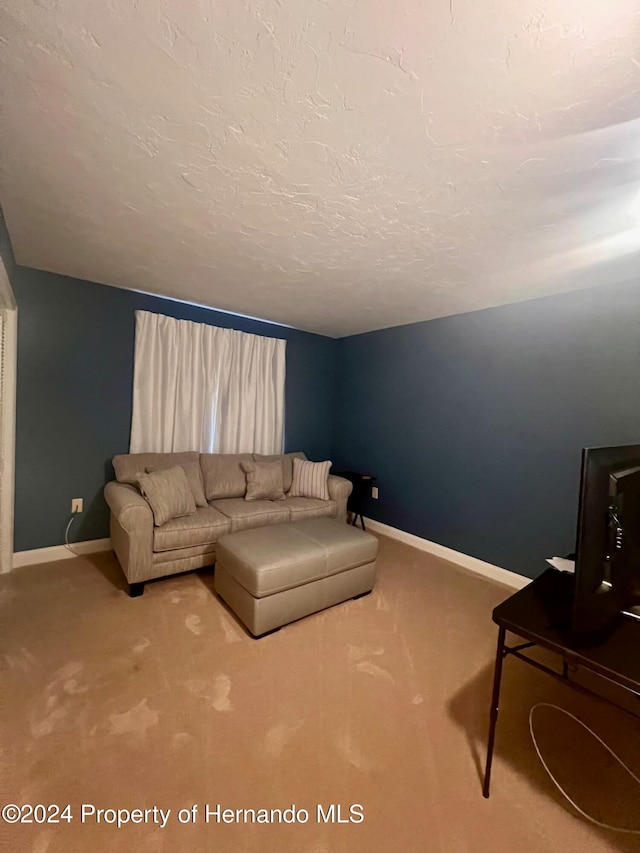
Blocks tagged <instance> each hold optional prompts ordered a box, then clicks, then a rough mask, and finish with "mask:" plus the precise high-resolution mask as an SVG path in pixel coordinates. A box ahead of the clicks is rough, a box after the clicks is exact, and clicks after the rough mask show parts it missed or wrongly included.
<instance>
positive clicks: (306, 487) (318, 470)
mask: <svg viewBox="0 0 640 853" xmlns="http://www.w3.org/2000/svg"><path fill="white" fill-rule="evenodd" d="M330 468H331V462H330V461H327V462H307V461H306V460H304V459H296V458H294V460H293V482H292V483H291V491H290V492H289V494H290V495H291V496H292V497H299V498H318V500H321V501H328V500H329V484H328V478H329V469H330Z"/></svg>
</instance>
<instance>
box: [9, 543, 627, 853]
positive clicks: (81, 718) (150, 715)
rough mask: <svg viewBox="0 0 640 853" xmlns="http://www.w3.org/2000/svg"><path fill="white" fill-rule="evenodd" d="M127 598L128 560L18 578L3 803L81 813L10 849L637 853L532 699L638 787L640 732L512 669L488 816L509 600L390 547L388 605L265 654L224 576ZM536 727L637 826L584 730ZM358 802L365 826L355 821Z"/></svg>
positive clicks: (188, 578) (69, 565) (345, 616)
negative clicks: (501, 621)
mask: <svg viewBox="0 0 640 853" xmlns="http://www.w3.org/2000/svg"><path fill="white" fill-rule="evenodd" d="M123 586H124V585H123V583H122V579H121V575H120V572H119V569H118V566H117V563H116V561H115V558H114V557H113V556H112V555H111V554H102V555H96V556H94V557H91V558H78V559H72V560H67V561H63V562H59V563H55V564H48V565H43V566H37V567H29V568H24V569H21V570H17V571H15V572H13V573H11V574H10V575H8V576H4V577H2V578H0V600H1V602H2V606H1V609H0V616H1V618H2V623H1V625H2V628H1V631H2V637H1V639H2V655H1V662H2V709H1V713H2V729H1V737H2V790H1V792H0V793H1V799H2V802H3V803H6V802H10V803H17V804H22V803H30V804H32V805H33V804H36V803H40V804H58V805H59V806H60V807H63V806H65V805H66V804H67V803H68V804H70V806H71V809H70V813H71V814H72V816H73V820H72V821H71V822H70V823H66V822H64V821H63V822H62V823H58V824H36V823H31V824H25V825H14V826H10V827H7V826H6V825H2V826H1V828H0V833H2V837H1V838H0V846H1V847H2V849H3V850H8V851H16V852H17V853H20V851H33V853H54V851H56V853H57V851H65V853H68V851H93V850H99V851H129V850H136V851H150V853H157V851H182V850H185V851H186V850H188V851H196V853H199V851H216V853H220V851H306V853H334V851H337V853H340V851H421V853H422V851H451V853H464V852H465V851H492V853H501V851H505V853H506V851H509V853H511V851H531V853H537V851H574V850H575V851H581V852H582V851H587V850H588V851H601V850H621V851H631V850H638V849H640V844H639V843H638V841H637V840H636V839H634V838H633V837H630V836H622V835H616V834H614V833H611V832H608V831H603V830H599V829H597V828H594V827H592V826H590V825H588V824H587V823H586V822H585V821H584V820H583V819H581V818H579V817H578V816H576V815H575V814H574V813H573V812H572V810H571V808H570V807H568V806H566V805H565V804H564V803H563V802H562V801H561V798H560V796H559V794H557V792H556V790H555V789H554V787H553V785H552V783H551V782H550V781H549V780H548V778H547V777H546V776H545V774H544V771H543V770H542V768H541V766H540V764H539V762H538V759H537V757H536V756H535V753H534V750H533V747H532V744H531V741H530V738H529V732H528V722H527V720H528V712H529V708H530V707H531V705H532V704H533V703H534V702H538V701H553V702H556V703H558V704H560V705H561V706H562V707H565V708H567V709H569V710H571V711H573V712H574V713H577V715H578V716H579V717H580V718H581V719H583V720H584V721H585V722H588V723H589V724H590V725H591V726H592V727H593V728H594V729H595V730H596V731H598V733H600V734H601V735H603V736H604V737H605V738H606V739H607V741H608V742H609V743H610V744H611V745H612V746H613V747H614V748H615V749H617V750H618V751H619V752H621V753H623V754H624V755H625V756H626V758H627V760H628V762H629V763H630V764H631V765H632V766H633V767H634V768H635V769H636V772H637V771H638V770H640V739H639V738H638V732H639V728H640V726H639V724H638V721H637V720H634V719H633V718H632V717H630V716H629V715H628V714H625V713H623V712H622V711H619V710H617V709H613V708H609V707H608V706H606V705H604V704H603V703H599V702H596V701H594V700H589V699H585V698H584V697H582V696H580V695H579V694H577V693H575V692H574V691H571V690H569V689H568V688H566V687H565V686H564V685H561V684H556V682H554V681H552V680H551V679H550V678H548V677H547V676H545V675H543V674H540V673H538V672H536V671H534V670H533V669H532V668H530V667H526V666H525V665H524V664H521V663H520V662H518V661H516V660H513V659H510V660H508V661H507V663H506V667H505V676H504V691H503V701H502V710H501V717H500V721H499V726H498V738H497V748H496V757H495V762H494V775H493V788H492V796H491V798H490V799H489V800H484V799H483V797H482V794H481V781H480V767H481V764H482V763H483V761H484V754H485V745H486V728H487V719H488V707H489V697H490V688H491V676H492V669H493V658H494V649H495V640H496V629H495V626H494V625H493V624H492V622H491V610H492V608H493V607H494V606H495V605H496V604H497V603H498V602H500V601H501V600H502V599H503V598H505V597H506V596H507V595H508V594H509V592H510V591H509V590H507V589H505V588H501V587H500V586H497V585H494V584H492V583H489V582H487V581H484V580H482V579H480V578H477V577H473V576H471V575H468V574H465V573H464V572H462V571H460V570H458V569H456V568H455V567H454V566H452V565H450V564H448V563H445V562H442V561H439V560H436V559H434V558H431V557H429V556H427V555H425V554H423V553H420V552H418V551H415V550H413V549H411V548H409V547H408V546H405V545H401V544H398V543H395V542H391V541H389V540H386V539H384V538H381V555H380V569H379V581H378V584H377V587H376V589H375V590H374V592H373V593H372V594H371V595H370V596H368V597H366V598H363V599H360V600H358V601H351V602H348V603H346V604H343V605H339V606H337V607H334V608H332V609H330V610H327V611H325V612H323V613H321V614H317V615H315V616H312V617H309V618H307V619H305V620H302V621H301V622H298V623H296V624H293V625H289V626H287V627H286V628H283V629H282V630H281V631H280V632H278V633H276V634H273V635H271V636H268V637H266V638H264V639H262V640H258V641H255V640H253V639H251V638H250V637H249V636H248V635H247V633H246V632H245V631H244V629H243V628H242V627H241V626H240V625H239V624H238V623H237V622H236V620H235V618H234V617H233V615H232V614H231V613H230V612H229V611H228V610H227V609H226V608H225V606H224V605H223V604H222V603H221V602H220V601H219V600H218V599H217V598H216V597H215V595H214V593H213V573H212V572H210V571H209V572H201V573H199V574H190V575H185V576H181V577H176V578H171V579H168V580H164V581H159V582H157V583H153V584H149V585H148V586H147V588H146V590H145V594H144V596H143V597H142V598H138V599H130V598H129V597H128V596H127V594H126V593H125V591H124V589H123ZM539 731H540V741H541V746H542V748H543V749H544V750H545V754H547V755H549V756H550V757H551V758H552V759H553V764H554V768H555V769H556V771H557V772H558V773H559V774H560V775H561V776H562V779H563V782H564V784H565V785H566V786H567V787H568V788H569V789H570V790H571V793H572V795H573V796H574V797H575V798H576V799H577V800H578V801H579V803H580V804H581V805H582V806H583V807H585V808H587V809H590V810H593V811H594V812H596V813H597V816H598V817H599V819H600V820H603V821H606V822H626V823H627V825H635V826H637V827H640V809H639V808H638V803H639V801H640V796H639V795H640V791H639V790H638V787H639V786H635V787H634V783H633V782H632V781H631V780H628V779H627V778H625V777H623V775H622V773H621V772H620V771H619V770H618V769H617V768H616V767H615V766H614V764H613V763H612V762H611V761H610V760H609V759H608V757H607V756H606V754H605V753H604V752H603V750H602V749H601V748H599V747H593V745H592V744H591V743H590V742H589V741H588V740H587V738H586V737H585V736H584V734H583V733H582V731H581V730H580V729H579V727H578V726H577V725H576V724H575V723H573V722H572V721H571V720H567V719H566V718H564V717H561V716H560V715H559V714H557V713H555V714H554V712H553V711H548V710H543V711H542V712H540V717H539ZM82 804H86V808H85V821H84V822H82V811H81V808H82ZM218 804H219V805H220V807H221V809H233V810H235V809H255V810H259V809H281V810H285V809H290V808H291V807H292V806H293V807H295V808H296V809H297V810H298V811H297V817H298V821H301V820H304V817H305V812H306V813H308V820H307V821H306V822H305V823H302V822H296V823H270V824H263V823H249V822H237V823H222V822H217V821H216V818H215V815H211V816H210V818H209V822H208V823H207V822H206V813H205V810H206V807H207V805H208V806H209V808H210V810H211V811H214V810H215V808H216V806H217V805H218ZM331 804H335V808H334V810H333V812H331V809H330V806H331ZM194 805H195V806H196V807H197V811H196V812H195V818H193V814H194V813H193V812H192V811H191V809H192V807H193V806H194ZM356 805H359V806H361V809H360V808H354V809H353V811H352V812H351V814H352V817H354V818H355V819H356V820H357V819H358V818H359V816H360V815H361V814H362V815H364V820H362V821H361V822H359V823H356V822H353V823H351V822H345V823H338V822H337V819H338V816H339V817H340V818H341V819H342V820H343V821H344V820H347V821H348V818H349V815H350V811H349V809H350V807H351V806H356ZM318 806H321V807H322V809H323V812H322V813H319V812H318ZM338 806H339V807H340V810H339V811H338ZM153 807H157V808H158V809H163V810H165V812H166V810H168V809H170V813H169V814H168V816H167V819H166V825H165V826H164V828H162V827H161V826H159V825H158V824H156V823H154V822H153V820H154V818H158V819H162V818H160V816H159V812H156V813H154V812H148V814H147V820H148V821H149V822H148V823H146V824H145V823H139V824H134V823H128V824H126V825H124V826H122V827H121V828H117V827H116V826H114V825H112V824H108V823H105V822H103V820H104V817H106V818H107V819H110V818H112V814H111V813H110V812H107V813H106V815H105V816H101V817H103V820H101V822H98V821H97V815H96V814H94V813H92V812H91V808H95V809H96V810H97V809H116V810H117V809H127V810H130V811H131V810H134V809H140V810H143V809H153ZM181 809H183V810H185V811H183V812H181V817H182V818H183V820H185V821H187V822H185V823H180V821H179V819H178V813H179V811H180V810H181ZM303 810H304V811H303ZM50 814H52V812H50ZM323 814H324V816H325V817H326V818H327V819H330V817H331V816H332V817H333V819H334V821H336V822H334V823H330V822H328V823H325V822H323V820H322V817H323ZM38 816H39V815H38ZM133 816H134V817H135V818H142V816H143V813H142V812H139V813H136V812H134V814H133ZM285 816H286V817H290V813H286V812H285ZM122 817H123V819H124V817H125V815H124V813H123V815H122Z"/></svg>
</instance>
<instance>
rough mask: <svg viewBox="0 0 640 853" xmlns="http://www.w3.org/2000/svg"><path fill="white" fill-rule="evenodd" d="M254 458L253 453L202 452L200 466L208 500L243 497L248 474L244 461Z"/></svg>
mask: <svg viewBox="0 0 640 853" xmlns="http://www.w3.org/2000/svg"><path fill="white" fill-rule="evenodd" d="M252 459H253V455H252V454H251V453H201V454H200V466H201V468H202V477H203V479H204V493H205V496H206V498H207V500H208V501H217V500H220V499H221V498H243V497H244V496H245V494H246V491H247V476H246V474H245V473H244V470H243V468H242V463H243V462H244V463H248V462H251V461H252Z"/></svg>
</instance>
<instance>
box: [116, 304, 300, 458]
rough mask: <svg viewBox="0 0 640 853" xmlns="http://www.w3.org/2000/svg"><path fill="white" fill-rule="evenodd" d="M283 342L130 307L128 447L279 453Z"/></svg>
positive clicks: (281, 419)
mask: <svg viewBox="0 0 640 853" xmlns="http://www.w3.org/2000/svg"><path fill="white" fill-rule="evenodd" d="M285 345H286V341H283V340H279V339H277V338H263V337H259V336H258V335H248V334H246V333H245V332H236V331H234V330H233V329H220V328H218V327H217V326H208V325H206V324H204V323H192V322H190V321H189V320H175V319H174V318H173V317H165V316H164V315H162V314H151V313H149V312H148V311H136V343H135V363H134V376H133V416H132V422H131V443H130V448H129V450H130V452H131V453H140V452H144V451H156V452H178V451H183V450H198V451H200V452H201V453H282V450H283V445H284V379H285Z"/></svg>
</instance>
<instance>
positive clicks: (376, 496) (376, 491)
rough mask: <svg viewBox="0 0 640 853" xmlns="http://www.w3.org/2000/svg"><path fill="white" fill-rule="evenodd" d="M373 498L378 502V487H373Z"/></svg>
mask: <svg viewBox="0 0 640 853" xmlns="http://www.w3.org/2000/svg"><path fill="white" fill-rule="evenodd" d="M371 497H372V498H373V499H374V501H377V500H378V487H377V486H371Z"/></svg>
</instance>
